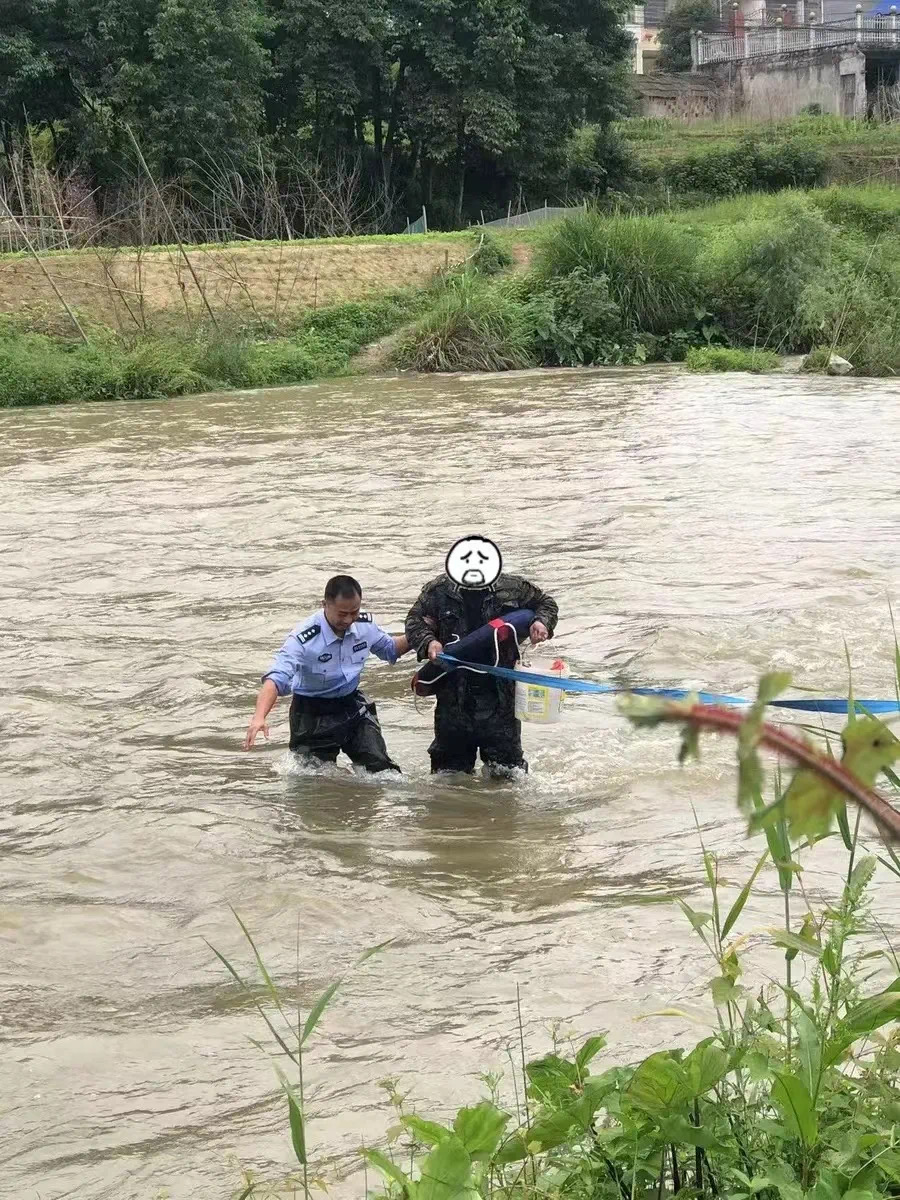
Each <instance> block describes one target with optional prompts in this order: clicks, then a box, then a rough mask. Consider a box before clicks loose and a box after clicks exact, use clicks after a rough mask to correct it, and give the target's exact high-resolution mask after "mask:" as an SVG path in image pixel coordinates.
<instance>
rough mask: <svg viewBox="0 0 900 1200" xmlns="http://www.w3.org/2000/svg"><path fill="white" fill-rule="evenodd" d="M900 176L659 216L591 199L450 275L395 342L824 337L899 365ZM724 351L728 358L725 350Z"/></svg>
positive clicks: (443, 366)
mask: <svg viewBox="0 0 900 1200" xmlns="http://www.w3.org/2000/svg"><path fill="white" fill-rule="evenodd" d="M898 286H900V191H898V189H896V188H894V187H892V186H889V185H872V186H866V187H834V188H823V189H812V190H810V191H806V192H802V191H794V190H788V191H784V192H779V193H776V194H772V195H750V196H739V197H735V198H734V199H731V200H723V201H721V202H719V203H717V204H715V205H712V206H707V207H705V208H699V209H685V210H674V211H671V212H669V213H666V214H665V215H662V214H654V215H647V216H620V215H612V216H609V215H603V214H600V213H595V212H587V213H585V214H583V215H578V216H576V217H574V218H571V219H569V220H566V221H564V222H562V223H560V224H559V225H556V226H554V227H553V228H549V229H545V230H543V231H541V232H540V233H539V234H537V235H536V236H535V242H534V249H533V258H532V267H531V269H530V271H529V272H528V273H527V274H525V275H519V276H515V277H511V278H501V279H500V280H489V279H488V280H486V279H480V278H476V277H474V276H470V275H457V277H456V278H454V279H451V280H450V282H449V284H448V287H447V289H446V291H445V293H444V294H443V295H442V296H441V298H440V301H439V303H438V304H437V305H436V306H435V307H434V308H433V309H432V310H431V311H430V312H429V313H427V314H426V315H425V316H424V317H423V318H422V320H421V321H420V322H419V323H418V324H417V326H416V328H415V330H414V331H413V332H412V333H411V334H410V335H409V336H408V337H407V338H406V340H405V341H404V343H403V344H402V345H401V347H400V349H399V351H398V356H397V361H398V362H399V363H400V365H402V366H407V367H413V368H416V369H418V370H478V369H492V370H497V369H503V368H505V367H526V366H535V365H543V366H575V365H580V364H635V363H642V362H656V361H662V362H668V361H681V360H683V359H684V358H685V356H686V353H687V351H688V350H689V349H691V348H697V347H708V346H721V347H732V348H736V349H750V350H757V351H761V350H765V351H767V352H771V353H774V354H794V353H805V352H808V351H810V350H813V349H816V348H826V349H828V350H833V351H836V352H837V353H839V354H841V355H843V356H844V357H846V358H848V359H849V360H850V361H851V362H852V363H853V364H854V368H855V370H856V373H857V374H862V375H875V376H878V375H887V376H891V375H894V374H896V373H897V372H898V371H900V318H898V316H897V314H896V308H895V303H894V297H895V296H896V294H897V290H898ZM718 365H722V364H721V362H720V363H719V364H718Z"/></svg>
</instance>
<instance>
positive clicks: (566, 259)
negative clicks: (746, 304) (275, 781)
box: [535, 212, 698, 334]
mask: <svg viewBox="0 0 900 1200" xmlns="http://www.w3.org/2000/svg"><path fill="white" fill-rule="evenodd" d="M695 256H696V246H695V244H694V242H693V239H692V238H691V236H690V234H689V232H688V231H687V230H685V229H683V228H681V227H679V226H677V225H675V224H673V223H672V222H671V221H670V220H667V219H666V218H665V217H662V216H652V217H603V216H600V215H599V214H597V213H594V212H587V213H584V214H579V215H578V216H575V217H570V218H568V219H567V220H565V221H562V222H560V224H559V225H558V226H557V227H556V228H555V229H553V230H552V231H550V232H549V233H548V234H546V235H545V236H544V237H543V239H542V240H541V242H540V244H539V247H538V252H537V255H536V258H535V271H536V273H537V275H538V277H539V278H540V279H543V280H547V281H549V280H550V279H553V278H558V277H560V276H564V275H568V274H570V273H571V272H572V271H575V270H576V269H580V270H582V271H584V272H585V273H586V274H587V275H602V276H605V277H606V279H607V280H608V286H609V295H610V298H611V299H612V300H613V302H614V303H615V304H616V305H617V306H618V308H619V311H620V313H621V320H622V325H623V327H624V328H626V329H631V330H640V331H642V332H647V333H654V334H665V333H669V332H671V331H672V330H674V329H677V328H679V327H681V326H684V325H685V324H690V323H693V320H694V315H693V314H694V310H695V308H696V306H697V296H698V290H697V275H696V270H695V267H694V259H695Z"/></svg>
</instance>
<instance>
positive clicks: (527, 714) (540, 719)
mask: <svg viewBox="0 0 900 1200" xmlns="http://www.w3.org/2000/svg"><path fill="white" fill-rule="evenodd" d="M516 673H517V674H521V675H558V676H559V677H560V678H561V679H566V678H568V675H569V668H568V667H567V666H566V664H565V663H564V662H563V661H562V659H560V658H557V659H556V660H555V661H554V663H553V665H552V666H551V667H550V669H549V670H546V669H538V668H537V667H525V666H522V665H521V663H520V664H519V666H517V667H516ZM564 695H565V692H563V691H562V689H561V688H551V687H546V686H545V685H543V684H540V683H528V681H527V680H525V679H523V680H522V682H521V683H518V682H517V683H516V716H517V717H518V719H519V720H520V721H533V722H534V723H535V724H540V725H554V724H555V723H556V722H557V721H558V720H559V714H560V712H561V711H562V704H563V696H564Z"/></svg>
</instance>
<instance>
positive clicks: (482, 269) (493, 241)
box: [470, 229, 515, 275]
mask: <svg viewBox="0 0 900 1200" xmlns="http://www.w3.org/2000/svg"><path fill="white" fill-rule="evenodd" d="M472 236H473V239H474V241H475V247H476V248H475V253H474V255H473V256H472V258H471V260H470V265H471V266H472V268H473V269H474V270H476V271H477V272H478V273H479V274H480V275H501V274H502V273H503V272H504V271H506V270H508V269H509V268H510V267H511V266H512V265H513V263H514V262H515V259H514V258H513V256H512V254H511V253H510V251H509V248H508V247H507V246H505V245H504V244H503V242H501V241H500V240H499V238H497V237H496V236H495V235H494V234H492V233H489V232H488V231H487V230H486V229H478V230H475V231H474V232H473V235H472Z"/></svg>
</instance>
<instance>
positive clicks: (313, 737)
mask: <svg viewBox="0 0 900 1200" xmlns="http://www.w3.org/2000/svg"><path fill="white" fill-rule="evenodd" d="M290 726H291V740H290V748H291V750H293V751H294V752H295V753H296V754H301V755H304V756H305V757H307V758H313V759H317V760H318V761H319V762H335V761H336V759H337V756H338V754H339V753H340V752H341V751H342V750H343V752H344V753H345V754H346V755H347V757H348V758H349V759H350V760H351V762H354V763H356V764H357V765H358V766H361V767H365V769H366V770H367V771H371V772H372V773H375V772H377V771H399V770H400V768H399V767H398V766H397V764H396V763H395V762H394V761H393V759H391V757H390V755H389V754H388V752H387V746H386V745H385V743H384V737H383V735H382V732H381V726H380V725H379V724H378V713H377V711H376V708H375V705H374V704H370V703H369V702H368V700H366V698H365V696H364V695H363V694H362V692H359V691H357V692H354V693H353V694H352V695H350V696H341V697H340V698H338V699H335V700H331V699H317V698H316V697H314V696H296V695H295V696H294V698H293V700H292V702H291V712H290Z"/></svg>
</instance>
